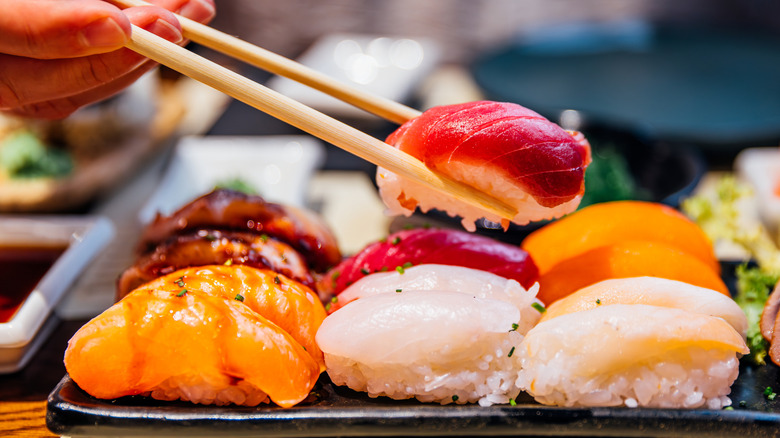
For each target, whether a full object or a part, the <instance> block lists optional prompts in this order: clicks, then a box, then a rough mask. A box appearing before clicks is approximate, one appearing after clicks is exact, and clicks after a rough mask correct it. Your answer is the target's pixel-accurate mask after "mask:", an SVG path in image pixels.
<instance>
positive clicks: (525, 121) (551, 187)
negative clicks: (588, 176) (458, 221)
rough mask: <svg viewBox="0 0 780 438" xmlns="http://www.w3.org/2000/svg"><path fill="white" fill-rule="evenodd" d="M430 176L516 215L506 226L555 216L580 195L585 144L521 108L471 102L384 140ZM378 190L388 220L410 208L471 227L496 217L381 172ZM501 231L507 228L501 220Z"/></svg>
mask: <svg viewBox="0 0 780 438" xmlns="http://www.w3.org/2000/svg"><path fill="white" fill-rule="evenodd" d="M387 143H389V144H391V145H393V146H395V147H397V148H399V149H401V150H402V151H404V152H406V153H408V154H410V155H412V156H414V157H416V158H418V159H419V160H421V161H422V162H423V163H424V164H425V165H426V166H427V167H429V168H430V169H432V170H434V171H437V172H440V173H442V174H444V175H446V176H449V177H451V178H453V179H455V180H458V181H460V182H463V183H465V184H468V185H471V186H473V187H475V188H476V189H478V190H480V191H483V192H486V193H489V194H491V195H493V196H494V197H496V198H498V199H500V200H502V201H504V202H506V203H507V204H509V205H512V206H514V207H516V208H517V215H516V216H515V217H514V218H513V219H512V222H514V223H517V224H520V225H522V224H526V223H528V222H529V221H535V220H542V219H552V218H556V217H560V216H562V215H564V214H566V213H569V212H571V211H573V210H575V209H576V208H577V206H578V205H579V202H580V199H581V197H582V194H583V192H584V187H585V186H584V176H585V169H586V167H587V166H588V164H589V163H590V160H591V157H590V145H589V144H588V142H587V140H585V137H584V136H583V135H582V134H580V133H576V132H575V133H572V132H568V131H566V130H564V129H563V128H561V127H559V126H558V125H556V124H555V123H552V122H550V121H549V120H547V119H545V118H544V117H542V116H541V115H539V114H537V113H535V112H534V111H531V110H529V109H527V108H524V107H522V106H520V105H517V104H513V103H505V102H488V101H480V102H470V103H464V104H459V105H447V106H440V107H435V108H432V109H429V110H428V111H425V112H424V113H423V114H422V115H421V116H419V117H417V118H414V119H412V120H410V121H408V122H407V123H405V124H404V125H402V126H401V127H400V128H399V129H398V130H397V131H395V132H394V133H392V134H391V135H390V136H389V137H388V138H387ZM377 184H378V186H379V188H380V193H381V195H382V198H383V200H384V202H385V204H386V205H387V206H388V209H389V211H390V212H391V213H394V214H406V215H410V214H411V213H412V212H413V211H414V209H415V208H416V207H419V208H420V209H421V210H422V211H427V210H430V209H432V208H435V209H439V210H445V211H447V212H448V213H449V214H450V215H452V216H456V215H457V216H460V217H461V218H462V223H463V226H464V227H465V228H466V229H469V230H471V231H473V230H474V229H475V226H474V221H475V220H477V219H479V218H482V217H485V218H487V219H489V220H491V221H494V222H498V221H499V220H501V219H500V218H498V217H495V216H494V215H492V214H490V213H488V212H486V211H483V210H481V209H478V208H476V207H472V206H470V205H466V204H464V203H463V202H461V201H458V200H456V199H454V198H451V197H448V196H446V195H443V194H439V193H432V192H430V191H428V190H427V189H424V188H423V187H422V186H420V185H418V184H416V183H412V182H410V181H407V180H404V179H401V178H400V177H398V176H397V175H395V174H393V173H391V172H389V171H387V170H386V169H383V168H379V169H378V170H377ZM502 224H503V225H504V227H507V226H508V225H509V224H508V221H505V220H504V221H502Z"/></svg>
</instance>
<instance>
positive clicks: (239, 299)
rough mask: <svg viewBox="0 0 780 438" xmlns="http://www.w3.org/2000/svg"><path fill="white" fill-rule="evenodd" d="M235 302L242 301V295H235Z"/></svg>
mask: <svg viewBox="0 0 780 438" xmlns="http://www.w3.org/2000/svg"><path fill="white" fill-rule="evenodd" d="M235 300H236V301H244V296H243V295H241V294H236V298H235Z"/></svg>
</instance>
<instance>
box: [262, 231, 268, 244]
mask: <svg viewBox="0 0 780 438" xmlns="http://www.w3.org/2000/svg"><path fill="white" fill-rule="evenodd" d="M260 240H262V241H263V243H265V242H268V234H265V233H263V234H261V235H260Z"/></svg>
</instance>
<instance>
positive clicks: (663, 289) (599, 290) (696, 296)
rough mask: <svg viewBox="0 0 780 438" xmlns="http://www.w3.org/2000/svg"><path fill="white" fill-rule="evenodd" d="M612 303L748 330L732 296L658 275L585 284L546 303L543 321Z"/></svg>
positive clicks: (741, 312)
mask: <svg viewBox="0 0 780 438" xmlns="http://www.w3.org/2000/svg"><path fill="white" fill-rule="evenodd" d="M610 304H648V305H652V306H659V307H673V308H677V309H682V310H688V311H691V312H695V313H701V314H703V315H710V316H717V317H719V318H722V319H723V320H724V321H726V322H728V323H729V324H730V325H731V326H732V327H734V330H736V331H737V333H739V334H740V335H742V337H743V338H745V336H746V334H747V327H748V323H747V318H746V317H745V312H743V311H742V309H741V308H740V307H739V305H737V303H736V302H734V300H733V299H731V297H727V296H726V295H723V294H722V293H720V292H718V291H715V290H712V289H707V288H704V287H699V286H694V285H692V284H689V283H685V282H682V281H676V280H668V279H666V278H657V277H632V278H616V279H610V280H604V281H601V282H598V283H595V284H592V285H590V286H587V287H584V288H582V289H580V290H578V291H577V292H574V293H573V294H571V295H569V296H567V297H566V298H563V299H560V300H558V301H556V302H554V303H552V304H551V305H550V306H549V307H547V310H546V311H545V313H544V315H543V316H542V321H546V320H548V319H552V318H555V317H557V316H560V315H564V314H567V313H573V312H579V311H582V310H588V309H593V308H596V307H599V306H608V305H610Z"/></svg>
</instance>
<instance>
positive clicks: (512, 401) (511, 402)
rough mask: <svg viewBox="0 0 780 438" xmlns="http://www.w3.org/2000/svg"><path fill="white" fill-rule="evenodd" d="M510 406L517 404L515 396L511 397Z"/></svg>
mask: <svg viewBox="0 0 780 438" xmlns="http://www.w3.org/2000/svg"><path fill="white" fill-rule="evenodd" d="M509 406H517V402H516V401H515V399H513V398H510V399H509Z"/></svg>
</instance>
